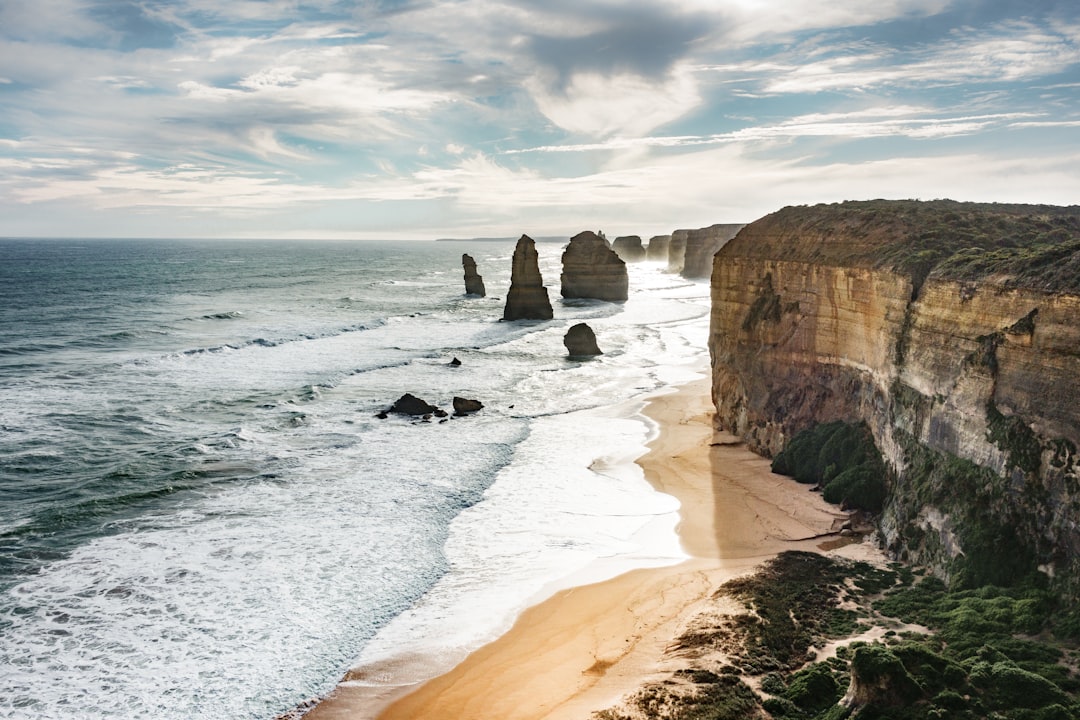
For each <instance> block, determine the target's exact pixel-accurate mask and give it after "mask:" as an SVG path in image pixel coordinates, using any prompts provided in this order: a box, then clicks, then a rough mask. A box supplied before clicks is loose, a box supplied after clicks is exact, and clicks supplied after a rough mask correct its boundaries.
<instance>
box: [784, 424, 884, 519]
mask: <svg viewBox="0 0 1080 720" xmlns="http://www.w3.org/2000/svg"><path fill="white" fill-rule="evenodd" d="M772 470H773V472H776V473H780V474H781V475H790V476H792V477H793V478H795V480H797V481H798V482H801V483H814V484H816V485H818V486H819V487H821V489H822V493H823V496H824V498H825V499H826V500H827V501H828V502H831V503H837V504H843V505H844V506H846V507H851V508H858V509H860V510H867V511H869V512H872V513H877V512H881V507H882V505H883V504H884V502H885V493H886V490H887V487H886V477H887V472H886V470H885V463H884V462H882V459H881V453H879V452H878V449H877V447H876V446H875V445H874V438H873V436H872V435H871V434H870V429H869V428H868V427H867V426H866V424H865V423H861V424H859V425H852V424H850V423H845V422H832V423H825V424H821V425H815V426H814V427H812V428H809V429H807V430H804V431H802V432H801V433H799V434H798V435H796V436H795V437H793V438H792V439H791V441H790V442H789V443H788V444H787V446H786V447H785V448H784V449H783V450H782V451H781V452H780V453H778V454H777V456H776V457H775V458H774V459H773V463H772Z"/></svg>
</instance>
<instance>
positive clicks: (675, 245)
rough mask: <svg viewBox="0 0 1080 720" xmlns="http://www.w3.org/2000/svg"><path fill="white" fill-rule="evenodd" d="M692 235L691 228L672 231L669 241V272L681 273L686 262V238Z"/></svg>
mask: <svg viewBox="0 0 1080 720" xmlns="http://www.w3.org/2000/svg"><path fill="white" fill-rule="evenodd" d="M689 235H690V231H689V230H676V231H675V232H673V233H671V240H669V241H668V254H667V271H668V272H669V273H681V272H682V271H683V265H684V264H685V262H686V238H687V237H688V236H689Z"/></svg>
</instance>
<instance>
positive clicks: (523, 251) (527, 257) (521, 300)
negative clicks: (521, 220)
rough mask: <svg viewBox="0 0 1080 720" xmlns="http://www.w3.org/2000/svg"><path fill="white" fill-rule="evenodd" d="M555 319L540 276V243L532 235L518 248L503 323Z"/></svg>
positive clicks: (521, 238)
mask: <svg viewBox="0 0 1080 720" xmlns="http://www.w3.org/2000/svg"><path fill="white" fill-rule="evenodd" d="M553 317H554V313H553V312H552V310H551V301H550V300H549V299H548V291H547V288H546V287H544V278H543V277H541V275H540V265H539V255H538V253H537V252H536V243H535V242H534V241H533V239H532V238H531V237H529V236H528V235H522V236H521V237H520V238H519V239H518V241H517V247H515V248H514V259H513V265H512V266H511V271H510V291H509V292H507V294H506V306H505V308H504V309H503V320H550V319H551V318H553Z"/></svg>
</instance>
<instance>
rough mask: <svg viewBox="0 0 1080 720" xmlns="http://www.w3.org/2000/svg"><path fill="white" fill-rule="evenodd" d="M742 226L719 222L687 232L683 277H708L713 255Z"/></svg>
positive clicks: (710, 271)
mask: <svg viewBox="0 0 1080 720" xmlns="http://www.w3.org/2000/svg"><path fill="white" fill-rule="evenodd" d="M743 227H744V225H743V224H730V223H729V224H723V223H721V224H718V225H710V226H709V227H707V228H701V229H699V230H690V231H689V232H687V234H686V246H685V247H684V249H683V268H682V271H681V275H682V276H683V277H684V278H707V277H709V275H710V274H711V273H712V259H713V255H715V254H716V252H717V251H718V250H719V249H720V248H722V247H724V245H726V244H727V242H728V241H729V240H731V238H733V237H735V233H737V232H739V230H741V229H742V228H743Z"/></svg>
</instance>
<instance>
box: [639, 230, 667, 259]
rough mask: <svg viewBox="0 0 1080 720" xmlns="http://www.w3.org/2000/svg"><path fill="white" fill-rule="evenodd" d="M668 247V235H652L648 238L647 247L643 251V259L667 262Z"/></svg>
mask: <svg viewBox="0 0 1080 720" xmlns="http://www.w3.org/2000/svg"><path fill="white" fill-rule="evenodd" d="M670 245H671V236H670V235H653V236H652V237H651V238H649V247H648V248H647V249H646V250H645V259H647V260H656V261H659V262H667V259H668V246H670Z"/></svg>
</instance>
